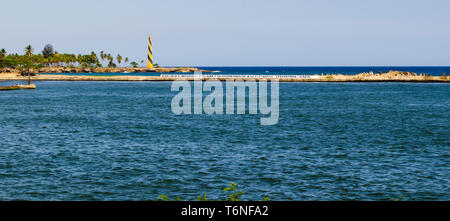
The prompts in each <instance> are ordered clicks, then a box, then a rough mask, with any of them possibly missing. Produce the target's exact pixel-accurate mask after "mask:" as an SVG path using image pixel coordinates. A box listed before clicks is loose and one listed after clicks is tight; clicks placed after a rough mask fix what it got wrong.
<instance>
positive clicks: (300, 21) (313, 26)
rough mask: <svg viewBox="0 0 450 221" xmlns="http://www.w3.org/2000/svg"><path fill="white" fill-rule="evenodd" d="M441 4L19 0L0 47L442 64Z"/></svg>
mask: <svg viewBox="0 0 450 221" xmlns="http://www.w3.org/2000/svg"><path fill="white" fill-rule="evenodd" d="M449 9H450V1H448V0H428V1H426V0H409V1H407V0H377V1H373V0H339V1H338V0H309V1H303V0H270V1H268V0H227V1H216V0H189V1H186V0H164V1H161V0H159V1H149V0H127V1H124V0H122V1H117V0H109V1H106V0H95V1H93V0H77V1H62V0H39V1H36V0H22V1H3V2H2V3H1V14H0V15H1V22H0V29H1V30H2V31H1V34H0V48H6V49H7V51H8V52H20V53H22V52H23V48H24V47H25V46H26V45H27V44H31V45H32V46H33V47H34V48H35V49H36V51H38V52H40V51H41V50H42V48H43V47H44V45H45V44H46V43H51V44H53V46H54V47H55V49H56V50H57V51H58V52H60V53H64V52H72V53H89V52H90V51H96V52H99V51H100V50H104V51H107V52H110V53H112V54H117V53H120V54H121V55H122V56H128V57H129V58H130V59H131V60H136V61H140V60H145V57H146V47H147V46H146V44H147V42H146V41H147V35H148V34H152V37H153V51H154V57H155V62H156V63H159V64H161V65H188V66H199V65H207V66H231V65H239V66H252V65H253V66H264V65H289V66H303V65H307V66H329V65H450V13H449Z"/></svg>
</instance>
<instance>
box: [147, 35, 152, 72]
mask: <svg viewBox="0 0 450 221" xmlns="http://www.w3.org/2000/svg"><path fill="white" fill-rule="evenodd" d="M147 68H153V52H152V36H151V35H149V36H148V51H147Z"/></svg>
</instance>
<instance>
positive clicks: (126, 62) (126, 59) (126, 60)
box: [125, 57, 128, 65]
mask: <svg viewBox="0 0 450 221" xmlns="http://www.w3.org/2000/svg"><path fill="white" fill-rule="evenodd" d="M127 64H128V57H126V58H125V65H127Z"/></svg>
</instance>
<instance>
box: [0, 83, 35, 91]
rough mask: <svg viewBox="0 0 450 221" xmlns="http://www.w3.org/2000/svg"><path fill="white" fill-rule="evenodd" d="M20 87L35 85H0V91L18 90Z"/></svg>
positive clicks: (28, 87)
mask: <svg viewBox="0 0 450 221" xmlns="http://www.w3.org/2000/svg"><path fill="white" fill-rule="evenodd" d="M20 89H36V85H34V84H27V85H21V84H17V85H14V86H6V87H0V91H9V90H20Z"/></svg>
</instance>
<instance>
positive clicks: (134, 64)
mask: <svg viewBox="0 0 450 221" xmlns="http://www.w3.org/2000/svg"><path fill="white" fill-rule="evenodd" d="M130 65H131V66H133V68H136V67H137V66H138V63H137V62H136V61H133V62H131V63H130Z"/></svg>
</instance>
